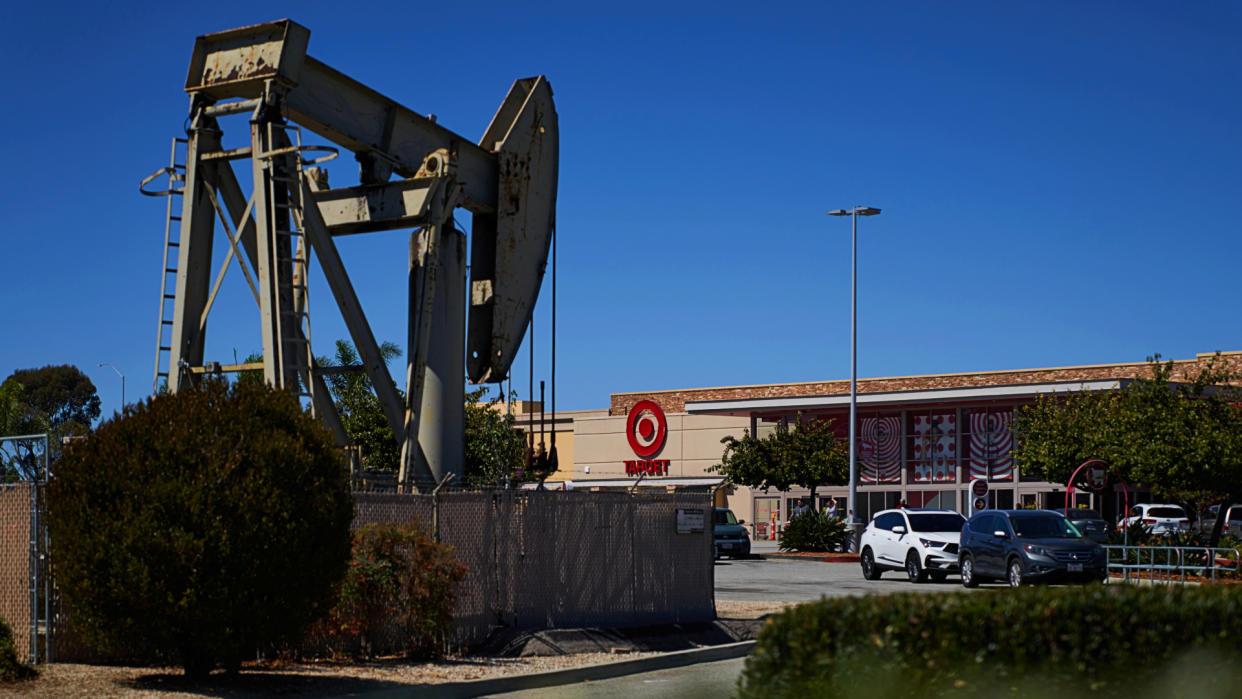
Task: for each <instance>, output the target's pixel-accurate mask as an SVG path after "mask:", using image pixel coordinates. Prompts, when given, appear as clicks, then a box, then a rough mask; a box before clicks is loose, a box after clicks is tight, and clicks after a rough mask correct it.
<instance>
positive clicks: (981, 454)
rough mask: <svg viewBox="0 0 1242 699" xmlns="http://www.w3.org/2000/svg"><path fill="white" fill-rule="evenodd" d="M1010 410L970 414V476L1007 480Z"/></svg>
mask: <svg viewBox="0 0 1242 699" xmlns="http://www.w3.org/2000/svg"><path fill="white" fill-rule="evenodd" d="M1012 417H1013V413H1012V412H1009V411H1005V412H984V411H982V410H980V411H976V412H972V413H971V414H970V475H969V477H970V478H986V479H989V480H994V481H1007V480H1011V479H1012V478H1013V453H1012V452H1013V432H1011V431H1010V429H1009V423H1010V420H1011V418H1012Z"/></svg>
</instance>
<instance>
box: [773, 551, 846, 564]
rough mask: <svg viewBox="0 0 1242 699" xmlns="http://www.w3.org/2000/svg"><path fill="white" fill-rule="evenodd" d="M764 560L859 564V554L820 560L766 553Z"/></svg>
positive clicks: (830, 556)
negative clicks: (778, 559) (777, 559)
mask: <svg viewBox="0 0 1242 699" xmlns="http://www.w3.org/2000/svg"><path fill="white" fill-rule="evenodd" d="M761 555H762V556H763V557H764V558H780V559H784V560H787V561H814V562H816V563H858V554H856V553H851V554H840V553H837V554H832V555H829V556H825V557H823V558H820V557H818V556H798V555H794V554H790V553H765V554H761Z"/></svg>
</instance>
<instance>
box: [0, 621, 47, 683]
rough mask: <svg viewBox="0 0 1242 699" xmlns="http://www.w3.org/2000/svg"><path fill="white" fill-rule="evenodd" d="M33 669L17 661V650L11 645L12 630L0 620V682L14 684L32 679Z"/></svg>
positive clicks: (34, 673)
mask: <svg viewBox="0 0 1242 699" xmlns="http://www.w3.org/2000/svg"><path fill="white" fill-rule="evenodd" d="M36 674H38V673H36V672H35V669H34V668H32V667H30V666H29V665H23V664H21V662H19V661H18V660H17V648H16V647H15V646H14V645H13V630H12V629H10V628H9V625H8V624H7V623H5V621H4V619H0V682H15V681H17V680H25V679H30V678H31V677H34V676H35V675H36Z"/></svg>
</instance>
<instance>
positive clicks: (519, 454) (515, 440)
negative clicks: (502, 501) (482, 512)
mask: <svg viewBox="0 0 1242 699" xmlns="http://www.w3.org/2000/svg"><path fill="white" fill-rule="evenodd" d="M499 399H500V397H497V401H499ZM497 401H488V400H487V389H486V388H479V389H477V390H474V391H471V392H469V393H467V394H466V429H465V432H466V456H465V472H466V484H467V485H469V486H471V487H475V488H495V487H501V486H504V485H505V482H506V481H521V480H523V479H524V478H528V477H530V476H532V475H536V474H525V473H524V472H523V469H524V468H525V465H526V438H525V436H524V433H523V432H522V430H520V429H518V428H517V421H516V419H515V418H514V417H513V414H512V413H509V412H502V411H500V410H498V409H497V408H498V406H497Z"/></svg>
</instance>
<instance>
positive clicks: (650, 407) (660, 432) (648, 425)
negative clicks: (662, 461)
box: [625, 400, 668, 459]
mask: <svg viewBox="0 0 1242 699" xmlns="http://www.w3.org/2000/svg"><path fill="white" fill-rule="evenodd" d="M625 436H626V438H628V439H629V441H630V449H633V450H634V453H635V454H637V455H639V456H641V457H643V458H644V459H649V458H651V457H653V456H655V455H656V454H657V453H659V451H660V449H662V448H663V447H664V439H665V437H667V436H668V422H667V421H666V420H665V419H664V411H663V410H660V406H659V405H657V404H656V402H655V401H653V400H640V401H638V402H637V403H635V404H634V407H633V408H632V409H631V410H630V415H629V417H628V418H627V419H626V421H625Z"/></svg>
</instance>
